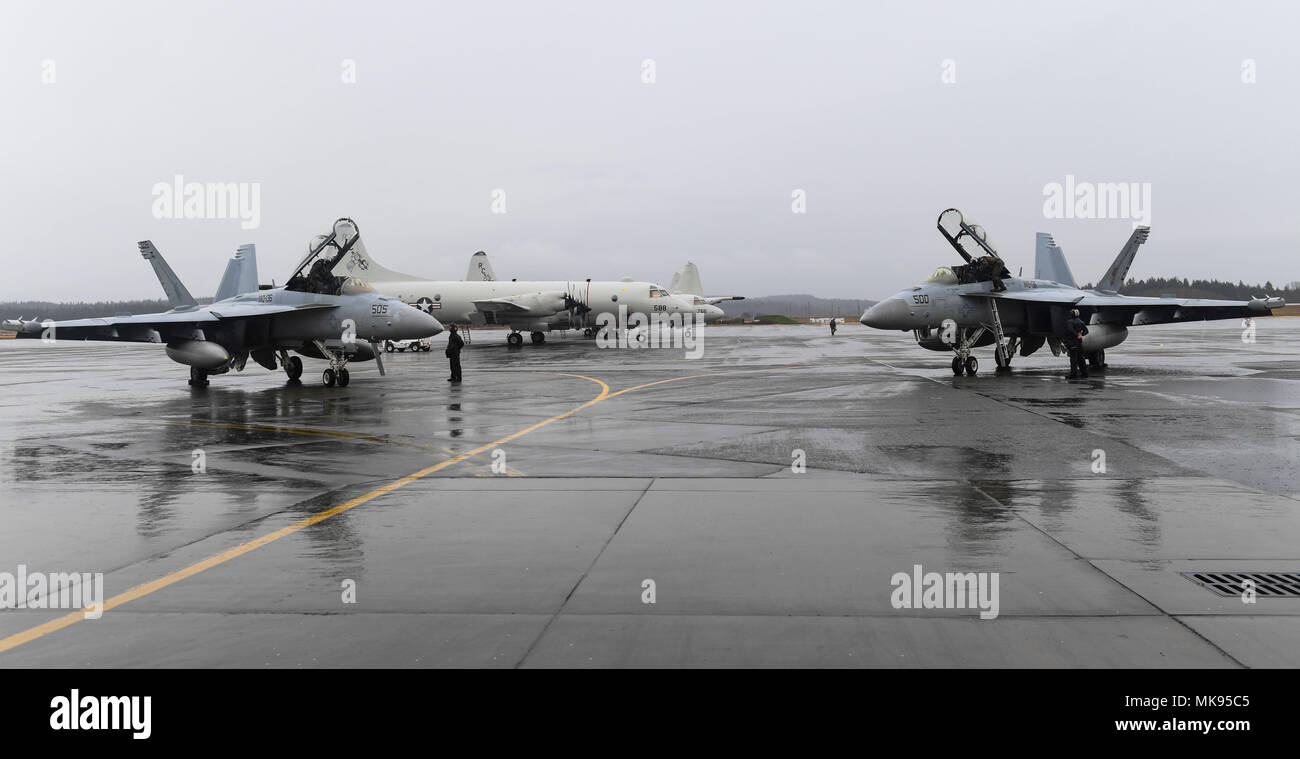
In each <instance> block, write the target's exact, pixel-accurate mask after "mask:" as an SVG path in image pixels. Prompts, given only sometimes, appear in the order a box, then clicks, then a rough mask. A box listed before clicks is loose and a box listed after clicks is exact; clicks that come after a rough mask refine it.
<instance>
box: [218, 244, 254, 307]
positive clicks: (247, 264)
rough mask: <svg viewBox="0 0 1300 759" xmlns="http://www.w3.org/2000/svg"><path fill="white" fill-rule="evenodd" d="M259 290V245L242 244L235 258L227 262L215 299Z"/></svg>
mask: <svg viewBox="0 0 1300 759" xmlns="http://www.w3.org/2000/svg"><path fill="white" fill-rule="evenodd" d="M256 290H257V246H256V245H240V246H239V249H238V250H236V251H235V256H234V258H231V259H230V260H229V261H227V262H226V273H225V274H223V275H222V276H221V284H220V285H218V286H217V294H216V295H215V296H213V300H225V299H226V298H233V297H235V296H236V295H243V294H244V293H251V292H254V291H256Z"/></svg>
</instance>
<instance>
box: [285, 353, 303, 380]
mask: <svg viewBox="0 0 1300 759" xmlns="http://www.w3.org/2000/svg"><path fill="white" fill-rule="evenodd" d="M284 373H285V375H287V376H288V377H289V379H291V380H296V379H298V378H300V377H302V359H300V358H298V357H297V356H290V357H289V360H288V361H287V362H285V364H284Z"/></svg>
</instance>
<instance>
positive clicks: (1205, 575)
mask: <svg viewBox="0 0 1300 759" xmlns="http://www.w3.org/2000/svg"><path fill="white" fill-rule="evenodd" d="M1182 574H1183V577H1186V578H1187V579H1189V580H1191V581H1192V582H1194V583H1196V584H1197V585H1200V586H1202V587H1206V588H1209V589H1210V590H1212V591H1214V592H1215V593H1218V594H1219V595H1221V596H1240V595H1241V594H1242V593H1243V592H1244V591H1245V590H1246V586H1245V583H1246V582H1247V581H1249V582H1252V583H1254V585H1255V595H1256V597H1258V598H1300V572H1183V573H1182Z"/></svg>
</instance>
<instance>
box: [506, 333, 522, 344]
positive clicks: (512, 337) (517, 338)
mask: <svg viewBox="0 0 1300 759" xmlns="http://www.w3.org/2000/svg"><path fill="white" fill-rule="evenodd" d="M506 342H507V343H508V344H510V345H523V344H524V336H523V335H522V334H520V333H518V332H511V333H510V334H509V335H507V336H506Z"/></svg>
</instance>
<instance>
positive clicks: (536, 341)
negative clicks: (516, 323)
mask: <svg viewBox="0 0 1300 759" xmlns="http://www.w3.org/2000/svg"><path fill="white" fill-rule="evenodd" d="M529 337H530V338H531V339H532V341H533V345H541V344H542V343H544V342H546V333H545V332H534V333H533V334H531V335H529Z"/></svg>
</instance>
